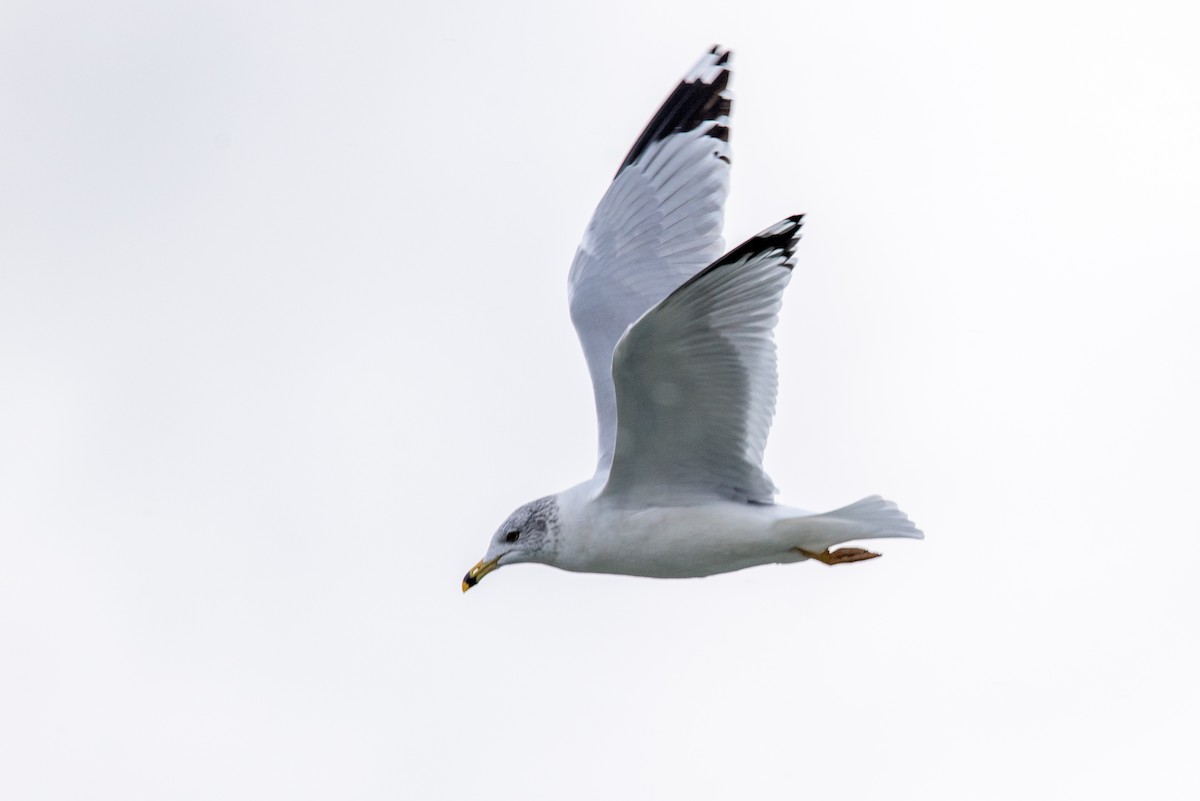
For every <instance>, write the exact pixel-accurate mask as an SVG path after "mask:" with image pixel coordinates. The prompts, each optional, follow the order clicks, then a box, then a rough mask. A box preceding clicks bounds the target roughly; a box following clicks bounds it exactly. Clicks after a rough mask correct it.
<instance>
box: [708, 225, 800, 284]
mask: <svg viewBox="0 0 1200 801" xmlns="http://www.w3.org/2000/svg"><path fill="white" fill-rule="evenodd" d="M803 225H804V215H803V214H793V215H792V216H790V217H785V218H783V219H782V220H780V221H779V222H777V223H775V224H774V225H772V226H771V227H770V228H768V229H766V230H765V231H760V232H759V233H757V234H755V235H754V236H752V237H750V238H749V239H747V240H746V241H745V242H743V243H742V244H740V245H738V246H737V247H736V248H734V249H733V250H731V251H729V252H728V253H726V254H725V255H724V256H722V257H721V260H720V262H719V263H721V264H732V263H734V262H737V261H739V260H741V259H748V258H750V257H752V256H755V255H757V254H759V253H765V252H767V251H771V250H779V251H782V252H783V254H784V262H783V265H782V266H784V267H786V268H787V269H789V270H790V269H792V267H794V266H795V262H794V261H793V258H792V256H793V254H794V253H795V252H796V243H797V242H799V241H800V229H801V227H803Z"/></svg>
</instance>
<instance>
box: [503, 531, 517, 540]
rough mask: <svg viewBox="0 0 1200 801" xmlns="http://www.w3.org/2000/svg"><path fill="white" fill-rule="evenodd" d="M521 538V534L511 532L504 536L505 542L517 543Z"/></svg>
mask: <svg viewBox="0 0 1200 801" xmlns="http://www.w3.org/2000/svg"><path fill="white" fill-rule="evenodd" d="M520 536H521V532H519V531H510V532H508V533H507V534H505V535H504V541H505V542H516V541H517V537H520Z"/></svg>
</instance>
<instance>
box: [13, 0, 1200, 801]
mask: <svg viewBox="0 0 1200 801" xmlns="http://www.w3.org/2000/svg"><path fill="white" fill-rule="evenodd" d="M1186 9H1187V7H1186V4H1183V3H1149V4H1134V5H1130V4H1127V3H1115V2H1113V3H1106V2H1100V3H1064V2H1042V1H1041V0H1039V2H1004V3H999V2H996V3H957V2H942V3H938V2H918V3H903V4H901V3H887V2H877V3H862V2H850V3H828V2H826V3H809V2H802V3H766V4H763V3H728V2H724V3H714V2H702V1H700V0H692V1H691V2H687V3H684V2H674V3H647V2H610V3H605V4H603V5H602V6H601V5H600V4H596V7H594V8H590V9H584V8H581V7H575V6H573V5H570V4H565V3H549V2H546V3H531V4H523V5H509V6H506V5H503V4H494V3H483V2H476V3H461V4H455V3H445V4H433V3H419V4H418V3H411V2H401V3H398V4H397V3H377V2H376V3H373V2H343V3H337V4H333V3H325V4H320V3H287V4H284V3H279V4H270V3H249V4H247V3H240V2H239V3H234V2H228V3H220V2H217V3H199V2H179V3H170V4H162V3H154V2H141V3H139V2H129V1H127V0H122V1H120V2H111V3H102V4H97V3H64V2H38V3H32V2H30V3H21V2H16V3H14V2H8V3H6V4H5V5H4V7H3V10H2V11H0V642H2V643H3V656H2V657H0V753H3V755H4V757H3V763H4V767H3V769H2V770H0V795H3V796H4V797H5V798H13V799H17V798H21V799H24V798H30V799H32V798H39V799H40V798H47V799H77V798H89V799H105V798H112V799H122V800H125V799H164V798H169V799H212V798H237V799H241V798H245V799H260V798H286V799H328V798H347V799H394V798H422V799H424V798H449V797H462V796H479V797H484V798H489V799H550V798H561V797H569V798H572V799H577V800H578V801H583V800H584V799H612V798H635V799H685V798H686V799H695V798H733V797H742V798H747V797H748V798H755V797H766V796H768V795H769V796H770V797H782V798H802V797H803V798H823V799H876V798H889V799H893V798H894V799H962V798H975V799H1010V798H1014V797H1034V798H1087V799H1095V798H1103V797H1125V798H1131V797H1140V798H1154V799H1185V798H1187V799H1191V798H1196V797H1197V796H1198V795H1200V779H1198V778H1197V774H1196V772H1195V770H1194V769H1193V767H1194V766H1193V765H1192V764H1191V763H1192V762H1193V761H1194V758H1195V743H1196V742H1197V739H1198V737H1200V732H1198V731H1197V728H1198V726H1197V717H1198V715H1200V692H1198V691H1197V684H1196V676H1197V674H1198V672H1200V627H1198V626H1197V609H1198V608H1200V591H1198V590H1197V587H1196V583H1195V582H1196V563H1197V559H1198V558H1200V544H1198V541H1200V507H1198V505H1197V498H1196V491H1197V484H1198V480H1200V469H1198V467H1197V453H1198V451H1200V426H1198V424H1197V415H1196V409H1198V408H1200V383H1198V381H1197V346H1198V345H1200V322H1198V317H1197V314H1196V309H1197V304H1198V301H1200V279H1198V278H1197V272H1198V269H1197V268H1198V267H1200V245H1198V244H1197V237H1196V225H1197V223H1196V221H1197V219H1198V218H1200V200H1198V198H1200V153H1198V150H1197V145H1196V143H1197V142H1198V141H1200V101H1198V99H1197V98H1198V97H1200V94H1198V93H1197V86H1198V78H1200V59H1198V56H1197V51H1196V48H1195V37H1194V30H1195V27H1194V22H1195V20H1194V19H1188V18H1187V15H1186ZM714 42H720V43H722V44H725V45H728V46H731V47H733V48H734V49H735V51H736V52H737V61H736V67H737V72H736V75H735V78H734V89H735V94H736V103H735V112H734V127H733V138H732V144H733V147H734V174H733V188H732V194H731V197H730V203H729V209H728V216H727V225H726V239H727V242H728V243H729V244H734V243H736V242H737V241H740V240H741V239H743V238H744V237H746V236H748V235H750V234H753V233H754V232H756V231H757V230H759V229H761V228H763V227H765V226H766V225H769V224H771V223H772V222H774V221H775V220H777V219H778V218H780V217H782V216H784V215H786V214H790V213H794V212H798V211H804V212H807V213H808V214H809V217H808V220H807V225H806V228H805V231H806V237H805V239H804V241H803V243H802V246H801V249H800V256H799V258H800V264H799V267H798V269H797V271H796V274H795V276H794V279H793V281H792V284H791V287H790V288H789V290H788V294H787V296H786V298H785V306H784V310H783V314H782V319H781V323H780V326H779V330H778V340H779V353H780V371H781V376H782V380H781V390H780V401H779V412H778V415H777V422H776V426H775V429H774V432H773V435H772V440H771V444H770V447H769V449H768V452H767V467H768V470H769V472H770V473H771V475H772V477H773V478H774V479H775V481H776V483H777V484H778V485H779V486H780V487H781V488H782V494H781V496H780V497H781V500H784V501H786V502H789V503H792V504H795V505H799V506H803V507H806V508H811V509H825V508H832V507H834V506H838V505H841V504H844V503H848V502H850V501H853V500H855V499H857V498H859V497H861V496H863V495H867V494H870V493H875V492H878V493H882V494H884V495H886V496H887V497H890V498H893V499H895V500H897V501H898V502H899V503H900V504H901V506H902V507H903V508H904V509H905V510H906V511H908V512H909V514H910V515H911V516H912V517H913V518H914V519H915V520H916V521H917V522H918V524H920V525H921V527H922V528H923V529H924V530H925V531H926V533H927V539H926V540H925V541H924V542H921V543H913V542H889V543H884V544H883V550H884V551H885V556H884V558H882V559H877V560H874V561H872V562H870V563H866V564H861V565H851V566H847V567H842V568H834V569H830V568H825V567H824V566H821V565H815V564H811V563H810V564H803V565H794V566H789V567H765V568H758V569H754V570H750V571H745V572H742V573H736V574H731V575H726V576H719V577H714V578H709V579H703V580H694V581H676V582H661V581H652V580H643V579H631V578H621V577H611V576H586V575H584V576H581V575H572V574H567V573H562V572H558V571H554V570H551V569H547V568H542V567H532V566H519V567H512V568H508V569H505V570H503V571H501V572H499V573H496V574H494V575H493V576H490V577H489V578H488V579H487V580H486V581H485V582H484V583H483V584H482V585H481V586H479V587H478V588H476V589H475V590H473V591H472V592H471V593H470V594H468V595H466V596H463V595H462V594H461V593H460V590H459V582H460V580H461V576H462V574H463V573H464V572H465V570H466V569H467V568H468V567H469V566H470V565H471V564H473V563H474V562H475V561H476V560H477V559H478V558H479V557H480V556H482V554H483V551H484V549H485V547H486V544H487V539H488V537H489V536H490V535H491V533H492V532H493V530H494V528H495V526H497V525H498V524H499V523H500V522H501V521H502V520H503V518H504V517H505V516H506V515H507V514H508V512H509V511H510V510H511V509H512V508H514V507H515V506H517V505H518V504H519V503H521V502H524V501H526V500H529V499H531V498H533V497H536V496H539V495H542V494H547V493H550V492H554V491H556V490H558V489H562V488H564V487H566V486H568V485H569V484H573V483H575V482H576V481H579V480H582V479H583V478H585V477H586V476H587V475H589V474H590V470H591V466H592V460H593V449H594V437H595V431H594V420H593V417H592V409H591V393H590V388H589V385H588V381H587V372H586V370H585V367H584V362H583V359H582V356H581V355H580V353H579V350H578V346H577V343H576V341H575V338H574V332H573V330H572V329H571V327H570V322H569V318H568V315H567V306H566V299H565V282H566V270H567V266H568V264H569V262H570V259H571V256H572V254H573V252H574V247H575V244H576V242H577V240H578V237H579V234H580V233H581V232H582V230H583V227H584V225H585V223H586V221H587V219H588V216H589V215H590V213H591V209H592V208H593V206H594V204H595V203H596V201H597V200H598V199H599V197H600V195H601V193H602V192H603V190H604V188H605V186H606V184H607V182H608V180H609V178H610V177H611V175H612V172H613V171H614V170H615V168H616V166H617V165H618V163H619V162H620V160H621V157H622V156H623V155H624V153H625V151H626V149H627V148H628V147H629V145H630V144H631V142H632V141H633V138H634V137H635V136H636V134H637V133H638V131H639V130H640V127H641V126H642V124H644V122H645V121H646V120H647V119H648V118H649V116H650V114H651V113H652V112H653V111H654V109H655V107H656V105H657V104H658V102H660V101H661V99H662V98H663V97H664V96H665V95H666V94H667V93H668V92H669V91H670V89H671V88H672V87H673V86H674V84H675V82H676V81H677V80H678V79H679V77H680V76H681V75H682V74H683V72H684V71H686V70H687V69H688V67H689V66H690V65H691V64H692V62H693V61H694V60H695V59H696V58H697V57H698V56H699V54H700V53H701V52H702V51H703V50H704V49H706V48H707V47H709V46H710V45H711V44H712V43H714Z"/></svg>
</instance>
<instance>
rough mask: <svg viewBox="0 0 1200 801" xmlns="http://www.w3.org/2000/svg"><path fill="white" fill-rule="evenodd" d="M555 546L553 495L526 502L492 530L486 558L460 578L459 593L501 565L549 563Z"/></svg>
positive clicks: (556, 525) (555, 517) (556, 537)
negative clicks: (493, 531)
mask: <svg viewBox="0 0 1200 801" xmlns="http://www.w3.org/2000/svg"><path fill="white" fill-rule="evenodd" d="M557 545H558V502H557V501H556V500H555V499H554V496H553V495H549V496H547V497H545V498H539V499H537V500H536V501H530V502H529V503H527V504H525V505H524V506H522V507H520V508H519V509H517V511H515V512H513V513H512V514H511V515H509V516H508V519H507V520H505V521H504V523H503V524H502V525H501V526H500V528H498V529H496V533H495V534H494V535H493V536H492V542H491V544H490V545H489V546H488V550H487V555H486V556H484V557H483V559H481V560H480V561H479V564H477V565H475V567H473V568H471V569H470V570H468V571H467V575H466V576H464V577H463V583H462V589H463V592H466V591H467V590H469V589H471V588H472V587H474V586H475V585H476V584H478V583H479V581H480V579H482V578H483V577H484V576H486V575H487V574H488V573H491V572H492V571H493V570H495V569H496V568H498V567H500V566H502V565H510V564H513V563H515V562H543V563H549V562H550V560H551V559H552V558H553V556H554V552H555V551H556V550H557Z"/></svg>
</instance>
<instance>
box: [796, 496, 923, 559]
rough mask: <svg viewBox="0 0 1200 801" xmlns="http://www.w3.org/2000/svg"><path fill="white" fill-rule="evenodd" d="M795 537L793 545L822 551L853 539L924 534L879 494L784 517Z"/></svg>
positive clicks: (897, 508) (918, 537)
mask: <svg viewBox="0 0 1200 801" xmlns="http://www.w3.org/2000/svg"><path fill="white" fill-rule="evenodd" d="M781 522H782V523H783V524H784V525H786V526H787V527H788V529H789V531H788V533H789V534H790V535H791V537H792V538H793V539H794V540H796V541H795V542H794V544H793V546H792V547H795V548H803V549H804V550H806V551H815V552H818V553H819V552H821V551H824V550H827V549H829V548H832V547H833V546H835V545H838V544H840V543H843V542H849V541H850V540H877V539H887V538H889V537H906V538H908V539H914V540H920V539H924V538H925V534H924V533H923V532H922V531H921V530H920V529H919V528H917V527H916V525H914V524H913V522H912V521H911V520H909V519H908V515H906V514H904V512H901V511H900V507H898V506H896V504H894V503H892V502H891V501H888V500H884V499H883V498H881V497H879V496H878V495H871V496H869V497H867V498H863V499H862V500H861V501H855V502H854V503H852V504H850V505H849V506H843V507H842V508H841V509H834V510H833V511H832V512H825V513H824V514H819V515H808V516H805V517H793V518H790V519H788V520H785V521H781Z"/></svg>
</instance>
